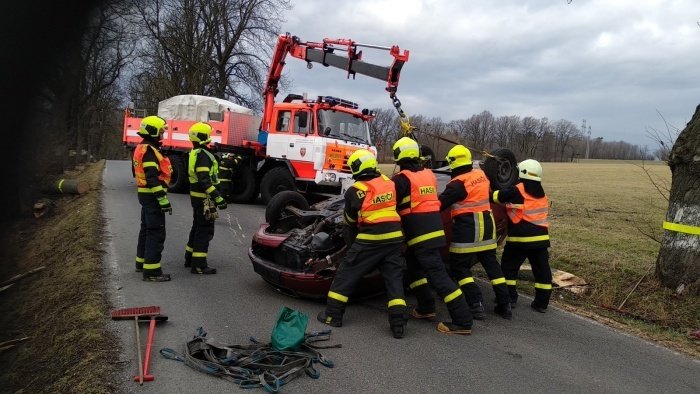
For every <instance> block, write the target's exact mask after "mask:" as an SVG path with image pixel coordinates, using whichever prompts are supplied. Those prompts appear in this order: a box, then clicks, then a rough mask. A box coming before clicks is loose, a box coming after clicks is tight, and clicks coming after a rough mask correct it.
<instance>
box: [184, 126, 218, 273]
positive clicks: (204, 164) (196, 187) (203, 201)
mask: <svg viewBox="0 0 700 394" xmlns="http://www.w3.org/2000/svg"><path fill="white" fill-rule="evenodd" d="M211 132H212V128H211V126H210V125H209V124H208V123H204V122H198V123H195V124H193V125H192V127H190V131H189V138H190V141H191V142H192V151H191V152H190V157H189V161H188V165H187V170H188V171H187V172H188V175H189V180H190V202H191V203H192V229H191V230H190V236H189V239H188V241H187V246H185V267H188V268H191V269H190V272H191V273H193V274H215V273H216V268H212V267H209V265H208V263H207V252H208V251H209V241H211V240H212V239H213V238H214V221H215V220H216V217H217V216H218V213H217V212H216V208H218V209H226V206H227V204H226V200H225V199H224V198H223V197H222V196H221V193H219V191H218V190H217V189H216V185H217V184H218V183H219V181H218V175H219V164H218V162H217V161H216V157H214V155H213V154H212V153H211V152H210V151H209V147H208V144H209V143H210V142H211ZM212 201H213V202H212Z"/></svg>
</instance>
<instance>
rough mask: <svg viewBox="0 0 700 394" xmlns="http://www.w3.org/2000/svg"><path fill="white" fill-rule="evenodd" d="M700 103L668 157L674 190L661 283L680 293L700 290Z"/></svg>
mask: <svg viewBox="0 0 700 394" xmlns="http://www.w3.org/2000/svg"><path fill="white" fill-rule="evenodd" d="M698 152H700V105H699V106H698V107H697V108H696V109H695V114H694V115H693V118H692V119H691V120H690V122H689V123H688V125H687V126H686V127H685V129H683V131H682V132H681V133H680V134H679V135H678V139H676V142H675V143H674V144H673V149H672V150H671V154H670V156H669V159H668V165H669V167H671V174H672V177H671V194H670V196H669V203H668V211H667V212H666V221H665V222H664V228H665V229H666V231H665V232H664V236H663V239H662V240H661V248H660V250H659V255H658V257H657V260H656V274H657V276H658V277H659V279H660V280H661V283H662V284H663V285H665V286H667V287H670V288H672V289H675V290H676V291H677V292H678V293H681V294H684V293H687V294H691V295H698V294H700V192H698V191H699V190H700V153H698Z"/></svg>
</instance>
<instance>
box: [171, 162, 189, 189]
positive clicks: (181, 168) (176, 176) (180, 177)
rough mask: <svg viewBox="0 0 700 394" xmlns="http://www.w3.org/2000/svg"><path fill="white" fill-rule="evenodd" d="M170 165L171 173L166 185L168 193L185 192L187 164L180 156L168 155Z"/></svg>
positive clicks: (187, 181)
mask: <svg viewBox="0 0 700 394" xmlns="http://www.w3.org/2000/svg"><path fill="white" fill-rule="evenodd" d="M168 158H169V159H170V165H171V166H172V167H173V173H172V175H171V177H170V183H169V184H168V191H170V192H172V193H184V192H185V191H187V188H188V187H187V186H188V185H189V180H188V179H187V162H186V160H185V158H184V157H182V155H170V156H168Z"/></svg>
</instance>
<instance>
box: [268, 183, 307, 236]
mask: <svg viewBox="0 0 700 394" xmlns="http://www.w3.org/2000/svg"><path fill="white" fill-rule="evenodd" d="M288 206H292V207H295V208H299V209H303V210H308V209H309V203H308V202H307V201H306V198H304V196H302V195H301V194H300V193H298V192H294V191H290V190H284V191H281V192H279V193H277V194H275V196H274V197H272V199H271V200H270V202H269V203H268V204H267V208H265V221H266V222H267V223H268V224H269V225H270V227H269V228H270V230H272V231H274V232H277V233H286V232H287V231H289V230H291V229H292V228H295V227H299V226H301V223H300V222H299V220H298V218H297V217H296V216H295V215H293V214H291V213H289V212H287V211H286V208H287V207H288Z"/></svg>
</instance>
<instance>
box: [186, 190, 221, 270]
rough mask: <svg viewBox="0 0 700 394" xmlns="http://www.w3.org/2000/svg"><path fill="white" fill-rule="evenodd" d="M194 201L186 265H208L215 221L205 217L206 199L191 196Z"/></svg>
mask: <svg viewBox="0 0 700 394" xmlns="http://www.w3.org/2000/svg"><path fill="white" fill-rule="evenodd" d="M190 201H191V202H192V228H191V229H190V237H189V239H188V240H187V246H186V247H185V265H188V266H189V265H191V266H192V267H193V268H205V267H206V266H207V251H208V250H209V241H211V240H212V239H213V238H214V221H213V220H212V221H210V220H207V219H206V218H205V217H204V199H203V198H199V197H192V196H190Z"/></svg>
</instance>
